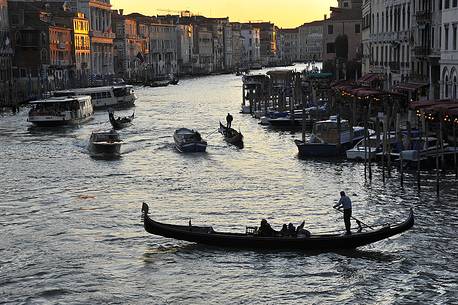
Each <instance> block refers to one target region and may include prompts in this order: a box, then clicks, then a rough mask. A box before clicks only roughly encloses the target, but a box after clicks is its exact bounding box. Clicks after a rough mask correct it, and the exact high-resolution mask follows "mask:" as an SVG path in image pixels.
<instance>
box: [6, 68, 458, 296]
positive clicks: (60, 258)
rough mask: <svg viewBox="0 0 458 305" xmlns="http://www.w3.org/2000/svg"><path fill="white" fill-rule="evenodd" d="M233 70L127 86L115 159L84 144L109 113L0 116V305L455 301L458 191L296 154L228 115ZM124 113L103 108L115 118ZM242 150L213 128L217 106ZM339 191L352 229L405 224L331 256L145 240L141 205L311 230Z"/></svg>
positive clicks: (174, 213) (333, 221)
mask: <svg viewBox="0 0 458 305" xmlns="http://www.w3.org/2000/svg"><path fill="white" fill-rule="evenodd" d="M241 86H242V80H241V77H239V76H235V75H221V76H210V77H202V78H195V79H186V80H182V81H181V82H180V84H179V85H178V86H169V87H165V88H137V95H138V97H139V99H138V102H137V106H136V108H135V114H136V119H135V121H134V123H135V124H134V125H133V126H132V127H129V128H128V129H125V130H122V131H121V136H122V138H123V140H124V144H123V147H122V153H123V154H122V158H121V159H120V160H116V161H104V160H94V159H91V158H90V156H89V155H88V153H87V150H86V145H87V141H88V139H89V136H90V134H91V132H92V131H93V130H95V129H108V128H109V123H108V115H107V113H105V112H97V113H96V115H95V118H94V120H92V121H91V122H89V123H87V124H85V125H83V126H81V127H79V128H65V129H57V130H40V129H34V128H30V124H29V123H28V122H27V109H23V110H22V111H21V112H20V113H19V114H18V115H15V116H9V115H4V116H2V117H1V118H0V186H1V195H2V196H1V201H0V211H1V213H0V215H1V216H0V303H6V304H57V303H59V304H295V303H299V304H334V303H338V302H339V303H344V304H453V303H455V304H457V303H458V296H457V281H456V280H457V270H458V261H457V254H456V251H457V249H458V243H457V239H456V234H457V225H458V214H457V212H456V209H457V207H458V199H457V197H458V195H457V194H458V186H457V182H456V180H455V179H454V177H453V174H452V173H447V174H446V175H445V176H443V177H442V180H443V183H442V185H441V199H440V200H438V199H436V197H435V193H434V191H435V188H434V178H435V175H434V173H426V172H425V173H423V176H422V179H423V181H422V183H423V190H422V192H420V193H418V192H417V190H416V188H415V185H416V181H415V176H414V173H407V174H406V178H405V180H406V182H405V187H404V189H402V188H401V187H400V182H399V174H398V172H397V170H396V169H393V171H392V177H391V178H389V179H387V181H386V183H385V184H383V183H382V174H381V171H380V168H377V167H375V168H374V178H373V181H372V183H371V184H368V183H366V181H365V180H364V165H363V164H362V163H354V162H348V161H345V160H333V161H323V160H321V161H316V160H300V159H299V158H298V157H297V149H296V147H295V145H294V139H296V138H299V137H300V134H292V133H290V132H278V131H274V130H269V129H268V128H266V127H262V126H260V125H258V121H257V120H255V119H253V118H251V117H250V116H249V115H241V114H239V113H238V111H239V110H240V102H241ZM131 112H132V110H129V111H123V112H119V113H117V114H118V115H124V114H125V115H127V114H130V113H131ZM228 112H230V113H232V114H233V115H234V122H233V127H235V128H237V129H240V130H241V131H242V132H243V134H244V136H245V148H244V149H242V150H239V149H237V148H235V147H231V146H228V145H227V144H226V143H225V142H224V141H223V139H222V136H221V135H220V134H218V133H216V132H215V131H216V129H217V128H218V124H219V121H220V120H221V121H224V120H225V117H226V114H227V113H228ZM179 127H190V128H195V129H198V130H199V131H200V132H201V134H202V135H203V137H204V138H206V139H207V140H208V143H209V146H208V148H207V153H205V154H191V155H187V154H180V153H178V152H177V151H175V149H174V146H173V138H172V135H173V132H174V130H175V129H177V128H179ZM341 190H345V191H346V192H347V193H348V194H349V195H350V197H351V198H352V200H353V204H354V208H353V210H354V212H353V213H354V216H356V217H358V218H360V219H362V220H363V221H364V222H366V223H387V222H398V221H402V220H404V219H405V218H406V217H407V215H408V211H409V209H410V208H411V207H413V208H414V211H415V216H416V223H415V226H414V228H413V229H412V230H410V231H408V232H407V233H405V234H403V235H401V236H398V237H395V238H391V239H388V240H384V241H381V242H378V243H376V244H374V245H371V246H367V247H363V248H361V249H358V250H354V251H343V252H338V253H301V252H280V253H278V252H274V251H247V250H240V251H236V250H227V249H219V248H213V247H206V246H200V245H195V244H190V243H187V242H181V241H176V240H170V239H166V238H163V237H159V236H153V235H150V234H148V233H146V232H145V231H144V229H143V227H142V223H141V218H140V216H141V212H140V211H141V204H142V202H147V203H149V205H150V212H151V214H152V215H153V217H154V218H156V219H158V220H160V221H163V222H170V223H177V224H187V223H188V221H189V219H192V223H193V224H195V225H198V224H208V225H212V226H213V228H214V229H215V230H227V231H232V232H243V231H245V226H256V225H259V222H260V220H261V219H262V218H267V219H268V220H269V222H270V223H271V224H272V225H273V226H274V227H275V228H277V229H280V227H281V225H282V224H283V223H289V222H293V223H295V224H296V225H297V224H299V223H300V222H301V221H302V220H305V223H306V225H305V227H306V228H307V229H308V230H310V231H311V232H312V234H313V233H319V232H329V231H340V232H343V231H344V226H343V221H342V218H341V215H340V214H339V213H337V212H336V211H334V210H333V209H332V205H333V204H334V203H335V202H336V200H337V199H338V197H339V191H341Z"/></svg>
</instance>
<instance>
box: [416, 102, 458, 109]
mask: <svg viewBox="0 0 458 305" xmlns="http://www.w3.org/2000/svg"><path fill="white" fill-rule="evenodd" d="M454 103H458V100H426V101H415V102H411V103H410V105H409V107H410V108H411V109H425V108H429V107H432V106H440V105H446V104H454Z"/></svg>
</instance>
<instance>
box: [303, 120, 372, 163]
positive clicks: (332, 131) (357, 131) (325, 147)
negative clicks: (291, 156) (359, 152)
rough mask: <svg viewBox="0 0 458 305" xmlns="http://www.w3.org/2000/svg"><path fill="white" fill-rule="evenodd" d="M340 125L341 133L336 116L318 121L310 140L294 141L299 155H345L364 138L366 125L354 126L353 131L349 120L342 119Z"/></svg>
mask: <svg viewBox="0 0 458 305" xmlns="http://www.w3.org/2000/svg"><path fill="white" fill-rule="evenodd" d="M340 125H341V126H340V134H338V130H337V117H336V116H331V117H330V118H329V120H324V121H319V122H316V123H315V124H314V125H313V133H312V136H311V138H310V140H309V141H306V142H303V141H300V140H295V141H294V142H295V143H296V146H297V148H298V149H299V156H300V157H337V156H340V155H343V154H344V153H345V151H346V150H348V149H350V148H352V147H353V145H354V144H355V143H356V142H358V141H359V140H361V139H363V138H364V127H359V126H357V127H353V132H352V130H351V128H350V125H349V123H348V121H347V120H341V121H340ZM372 133H373V131H370V134H372ZM352 135H353V136H352ZM339 142H340V143H339ZM339 144H340V145H339Z"/></svg>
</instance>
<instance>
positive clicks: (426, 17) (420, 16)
mask: <svg viewBox="0 0 458 305" xmlns="http://www.w3.org/2000/svg"><path fill="white" fill-rule="evenodd" d="M415 18H416V19H417V23H426V22H430V21H431V12H428V11H417V12H416V13H415Z"/></svg>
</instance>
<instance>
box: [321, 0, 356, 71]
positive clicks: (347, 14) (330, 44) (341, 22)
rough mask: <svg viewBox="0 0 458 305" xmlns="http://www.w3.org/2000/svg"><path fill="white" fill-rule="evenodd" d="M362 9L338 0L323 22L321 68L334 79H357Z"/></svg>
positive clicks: (348, 1)
mask: <svg viewBox="0 0 458 305" xmlns="http://www.w3.org/2000/svg"><path fill="white" fill-rule="evenodd" d="M361 23H362V9H361V2H360V1H358V0H338V7H331V16H330V18H327V19H325V20H324V21H323V53H322V59H323V68H324V70H325V71H327V72H332V73H334V75H335V77H336V78H337V79H358V78H359V77H360V76H361V68H360V65H361V57H362V50H361Z"/></svg>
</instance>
